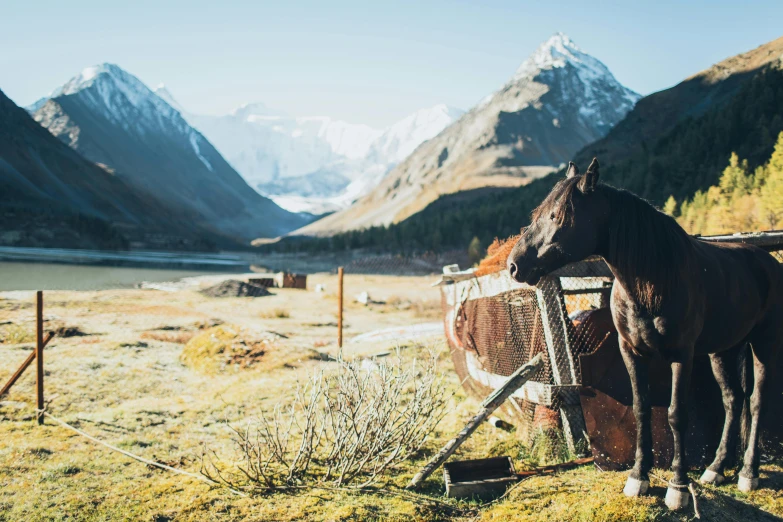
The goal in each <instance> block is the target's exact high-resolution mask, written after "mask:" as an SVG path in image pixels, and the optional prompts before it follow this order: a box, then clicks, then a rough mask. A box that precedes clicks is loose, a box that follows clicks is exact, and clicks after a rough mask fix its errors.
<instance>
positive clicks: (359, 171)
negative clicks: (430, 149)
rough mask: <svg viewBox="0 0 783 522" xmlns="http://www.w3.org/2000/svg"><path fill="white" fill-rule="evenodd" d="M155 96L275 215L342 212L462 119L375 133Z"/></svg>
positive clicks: (443, 112)
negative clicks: (211, 110)
mask: <svg viewBox="0 0 783 522" xmlns="http://www.w3.org/2000/svg"><path fill="white" fill-rule="evenodd" d="M155 93H156V94H158V96H160V97H161V98H163V99H164V100H166V101H167V102H168V103H169V105H171V106H172V107H174V108H176V109H177V110H178V111H180V113H181V114H182V115H183V117H184V118H185V119H186V120H187V121H188V122H189V123H190V124H191V125H192V126H193V127H195V128H196V129H198V130H199V131H201V132H203V133H204V135H205V136H206V137H207V138H208V139H209V141H210V142H211V143H213V144H214V145H215V147H216V148H217V149H218V150H219V151H220V153H221V154H222V155H223V156H224V157H225V158H226V160H228V162H229V163H230V164H231V165H232V166H233V167H234V168H235V169H236V170H237V172H239V173H240V174H241V175H242V177H244V179H245V181H247V182H248V184H249V185H250V186H252V187H253V188H255V189H256V190H258V191H259V192H260V193H261V194H263V195H265V196H267V197H269V198H271V199H272V200H274V201H275V202H276V203H278V204H280V205H281V206H282V207H284V208H286V209H289V210H292V211H296V212H310V213H314V214H321V213H324V212H333V211H335V210H339V209H341V208H345V207H347V206H348V205H350V204H351V203H352V202H353V201H355V200H356V199H357V198H358V197H360V196H363V195H364V194H366V193H367V192H369V191H370V190H371V189H372V188H374V187H375V186H376V185H377V184H378V183H379V182H380V180H381V179H382V178H383V176H384V174H386V173H387V172H388V171H389V170H390V169H391V168H392V167H393V166H394V165H396V164H397V163H399V162H400V161H402V160H403V159H405V157H406V156H408V155H409V154H410V153H411V152H413V150H414V149H415V148H416V147H418V146H419V145H420V144H421V143H422V142H424V141H426V140H428V139H430V138H432V137H434V136H435V135H437V134H438V133H439V132H440V131H442V130H443V129H444V128H445V127H447V126H448V125H449V124H450V123H452V122H453V121H455V120H456V119H457V118H458V117H459V116H460V115H461V114H462V111H460V110H459V109H455V108H453V107H448V106H446V105H443V104H441V105H436V106H434V107H430V108H427V109H422V110H420V111H417V112H415V113H414V114H411V115H409V116H407V117H406V118H404V119H402V120H400V121H399V122H397V123H395V124H393V125H391V126H390V127H388V128H386V129H383V130H379V129H374V128H372V127H370V126H368V125H363V124H353V123H348V122H345V121H341V120H335V119H332V118H328V117H294V116H290V115H288V114H286V113H284V112H282V111H277V110H274V109H270V108H269V107H267V106H265V105H263V104H260V103H254V104H248V105H244V106H242V107H240V108H239V109H237V110H235V111H234V112H232V113H231V114H227V115H224V116H206V115H199V114H194V113H191V112H188V111H187V110H185V109H184V108H182V107H181V106H180V105H179V103H177V101H176V100H175V99H174V97H173V96H172V95H171V93H170V92H169V91H168V90H167V89H166V88H165V86H163V85H161V86H159V87H158V88H157V89H156V90H155Z"/></svg>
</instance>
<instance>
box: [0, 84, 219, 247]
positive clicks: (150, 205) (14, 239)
mask: <svg viewBox="0 0 783 522" xmlns="http://www.w3.org/2000/svg"><path fill="white" fill-rule="evenodd" d="M0 226H2V233H1V234H0V244H6V245H9V244H11V245H35V246H63V247H91V248H124V247H127V246H129V245H130V244H131V243H137V244H139V245H140V246H146V247H149V248H153V247H157V248H188V249H193V248H196V249H199V248H200V249H203V248H207V247H209V246H210V244H211V242H210V241H208V240H206V241H205V239H206V238H200V237H199V234H197V233H196V231H194V230H193V229H192V226H190V225H188V224H187V223H186V222H183V221H181V217H180V216H176V215H174V214H173V213H172V212H171V211H169V210H168V209H167V208H165V207H163V206H161V205H160V204H158V203H157V202H156V200H155V199H154V198H152V197H150V196H149V195H147V194H145V193H142V192H139V191H137V190H135V189H132V188H131V187H129V186H128V185H127V184H126V183H124V182H123V181H122V180H120V179H118V178H117V177H116V176H115V175H114V174H113V173H111V172H110V171H108V170H106V169H104V168H102V167H100V166H98V165H95V164H94V163H91V162H90V161H87V160H86V159H84V158H83V157H81V156H80V155H79V154H77V153H76V152H74V151H73V150H72V149H70V148H69V147H67V146H66V145H64V144H63V143H61V142H60V141H59V140H57V139H56V138H55V137H54V136H52V135H51V134H50V133H49V132H47V131H46V129H44V128H43V127H41V126H40V125H39V124H38V123H36V122H35V121H33V119H32V118H31V117H30V115H29V114H28V113H27V112H26V111H25V110H24V109H21V108H20V107H17V106H16V104H14V103H13V102H12V101H11V100H10V99H8V97H6V96H5V94H4V93H3V92H2V91H0Z"/></svg>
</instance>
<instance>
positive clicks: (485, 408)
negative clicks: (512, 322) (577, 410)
mask: <svg viewBox="0 0 783 522" xmlns="http://www.w3.org/2000/svg"><path fill="white" fill-rule="evenodd" d="M543 365H544V357H543V354H538V355H536V356H535V357H533V358H532V359H531V360H530V362H529V363H527V364H525V365H522V366H521V367H520V368H519V369H518V370H517V371H516V372H514V373H513V374H512V375H511V376H510V377H509V378H508V380H507V381H506V382H505V383H504V384H503V385H502V386H501V387H499V388H498V389H497V390H495V391H494V392H492V394H491V395H490V396H489V397H487V398H486V399H484V402H482V403H481V410H479V412H478V413H477V414H476V415H475V416H474V417H473V418H472V419H471V420H470V421H469V422H468V423H467V424H466V425H465V427H464V428H462V431H460V432H459V433H458V434H457V436H456V437H454V438H453V439H451V440H450V441H449V442H447V443H446V445H445V446H443V448H442V449H441V450H440V451H439V452H438V453H437V454H436V455H435V456H434V457H432V459H430V461H429V462H428V463H427V465H426V466H424V468H423V469H422V470H421V471H420V472H418V473H417V474H416V475H415V476H414V477H413V479H411V481H410V483H409V484H408V486H407V488H408V489H415V488H417V487H418V486H419V484H421V483H422V482H423V481H424V480H425V479H426V478H427V477H429V476H430V475H431V474H432V472H433V471H435V470H436V469H438V467H439V466H440V465H441V464H443V463H444V462H445V461H446V459H448V458H449V457H450V456H451V455H452V454H453V453H454V452H455V451H457V448H459V447H460V445H462V443H463V442H465V441H466V440H467V438H468V437H470V436H471V435H472V434H473V432H474V431H476V428H478V427H479V425H480V424H481V423H482V422H484V421H485V420H486V419H487V418H488V417H489V416H490V415H491V414H492V413H493V412H494V411H495V410H496V409H498V408H499V407H500V405H501V404H503V403H504V402H506V400H507V399H508V398H509V397H510V396H511V394H512V393H514V392H515V391H516V390H517V389H519V388H520V387H521V386H522V385H523V384H525V383H526V382H527V381H528V380H529V379H530V378H531V377H532V376H533V375H535V373H536V372H537V371H538V370H539V369H540V368H541V367H542V366H543Z"/></svg>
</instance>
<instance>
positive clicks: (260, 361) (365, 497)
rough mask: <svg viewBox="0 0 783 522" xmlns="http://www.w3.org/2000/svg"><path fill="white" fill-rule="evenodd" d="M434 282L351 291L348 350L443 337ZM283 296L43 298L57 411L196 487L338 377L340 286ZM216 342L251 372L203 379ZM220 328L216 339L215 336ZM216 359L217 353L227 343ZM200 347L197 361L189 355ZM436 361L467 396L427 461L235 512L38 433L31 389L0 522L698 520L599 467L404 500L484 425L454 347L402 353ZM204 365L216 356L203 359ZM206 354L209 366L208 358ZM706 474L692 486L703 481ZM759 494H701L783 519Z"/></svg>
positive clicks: (16, 421) (20, 325)
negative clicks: (487, 490) (407, 334)
mask: <svg viewBox="0 0 783 522" xmlns="http://www.w3.org/2000/svg"><path fill="white" fill-rule="evenodd" d="M430 282H431V281H430V280H429V278H414V277H381V276H348V277H347V282H346V295H347V297H348V298H347V300H346V301H347V304H346V323H347V329H346V337H347V338H348V339H349V340H350V338H351V337H353V336H355V335H358V334H361V333H366V332H369V331H373V330H377V329H381V328H387V327H393V326H404V325H410V324H416V323H422V322H432V321H437V320H438V319H439V318H440V308H439V300H438V293H437V291H436V290H433V289H431V288H430V287H429V283H430ZM316 284H323V285H325V287H326V291H325V292H322V293H316V292H314V291H306V292H305V291H299V290H287V289H275V290H273V293H274V295H272V296H267V297H261V298H255V299H254V298H223V299H217V298H208V297H205V296H203V295H201V294H199V293H198V292H196V291H195V289H194V288H184V289H179V290H176V291H171V292H163V291H158V290H113V291H101V292H47V293H46V307H45V318H46V320H47V328H52V329H55V328H65V329H64V330H62V331H63V332H67V331H68V329H70V333H71V334H80V335H72V336H70V337H59V338H57V339H56V340H55V341H53V342H52V343H51V345H50V347H48V348H47V357H46V370H47V376H46V379H47V381H46V382H47V398H48V400H49V401H50V403H49V406H48V409H49V411H50V412H51V413H52V414H53V415H56V416H57V417H59V418H61V419H63V420H65V421H66V422H68V423H70V424H72V425H74V426H76V427H78V428H79V429H82V430H84V431H86V432H88V433H90V434H92V435H94V436H96V437H98V438H99V439H101V440H104V441H106V442H108V443H110V444H113V445H116V446H119V447H120V448H123V449H125V450H127V451H130V452H132V453H135V454H137V455H140V456H143V457H145V458H148V459H153V460H157V461H160V462H163V463H166V464H168V465H171V466H174V467H177V468H181V469H184V470H188V471H191V472H197V471H198V469H199V464H200V459H199V456H200V454H201V450H202V447H203V445H204V444H206V445H208V446H209V447H210V448H211V449H214V450H215V451H218V452H223V453H227V452H230V448H231V441H230V432H229V430H228V428H227V426H226V423H225V421H226V420H227V421H229V422H231V423H237V422H241V421H242V420H244V419H246V418H250V417H253V416H254V415H256V414H257V413H259V412H261V411H268V410H269V408H271V407H272V405H274V404H275V403H276V402H277V401H278V400H280V399H281V398H284V397H286V396H288V395H290V394H291V393H292V390H294V389H295V388H296V385H297V383H298V382H302V381H303V380H306V379H307V377H308V375H310V374H311V373H312V372H314V371H318V370H319V369H322V368H325V367H329V365H333V364H334V363H332V362H329V361H327V360H324V359H325V357H323V355H322V354H331V355H335V354H336V353H337V348H336V345H335V343H334V338H335V325H334V323H335V319H336V316H335V309H336V300H335V296H334V290H335V278H334V277H333V276H327V275H316V276H312V277H311V278H310V281H309V287H310V288H314V287H315V285H316ZM362 291H367V292H369V294H370V296H371V298H372V299H373V300H375V301H383V302H384V304H380V303H378V304H370V305H369V306H364V305H360V304H359V303H355V302H353V300H352V299H350V297H352V296H353V295H355V294H358V293H360V292H362ZM33 298H34V296H33V294H32V292H8V293H5V294H0V338H1V339H2V340H3V341H2V344H0V363H1V364H0V381H3V382H4V381H5V379H6V377H7V376H8V375H10V373H11V372H12V371H13V370H14V369H15V367H16V366H17V365H18V364H19V363H21V361H22V360H23V359H24V358H25V356H26V355H27V353H29V350H30V349H31V346H32V345H31V344H30V342H31V340H32V337H31V335H32V331H33V322H32V320H33V315H34V306H33ZM215 325H222V326H220V328H221V331H222V332H223V333H221V334H219V335H217V334H214V335H213V333H210V334H208V335H207V337H214V338H215V339H218V337H220V339H218V341H220V342H227V343H234V342H240V341H241V342H243V343H246V344H247V345H248V346H250V348H251V349H250V350H248V351H252V350H254V349H255V348H256V347H262V348H263V349H262V350H257V352H256V353H259V354H261V355H259V356H258V357H257V359H254V360H253V361H252V362H251V363H249V364H244V363H240V362H237V363H236V364H230V365H217V366H214V365H209V364H205V365H199V364H194V363H193V361H192V360H190V359H187V358H186V360H188V361H189V362H188V364H187V365H186V364H183V362H182V359H181V354H182V351H183V346H184V345H185V343H187V342H188V341H191V340H193V339H197V338H198V336H202V338H203V337H204V335H205V332H215V331H216V330H215V329H214V328H215ZM210 329H211V330H210ZM216 342H217V341H216ZM190 346H191V347H192V346H193V345H192V344H191V345H190ZM390 347H392V345H391V344H390V343H378V342H364V343H350V342H349V343H348V344H347V345H346V348H345V351H344V356H345V357H346V358H353V357H363V356H366V355H368V354H373V353H378V352H380V351H383V350H387V349H389V348H390ZM424 349H429V350H434V351H436V352H437V353H438V355H439V360H440V361H441V364H442V368H443V369H444V370H445V371H446V372H447V375H448V379H449V385H450V386H451V387H452V388H453V389H454V390H455V391H456V393H455V395H454V396H453V398H452V399H450V402H449V406H448V411H449V413H448V415H447V416H446V418H445V419H444V420H443V421H442V422H441V423H440V425H439V426H438V429H437V430H436V432H435V433H434V434H433V436H432V438H431V440H430V441H429V442H428V443H427V444H426V446H425V449H426V451H423V452H421V453H420V454H417V455H416V456H415V458H413V459H411V460H409V461H406V462H404V463H403V464H402V465H400V466H397V467H395V468H394V469H393V470H392V471H391V472H389V473H387V474H386V475H384V476H383V477H382V480H381V482H380V483H378V484H376V485H374V486H372V487H371V488H370V489H365V490H362V491H353V490H347V489H329V488H324V489H305V490H300V491H297V492H295V493H275V494H265V495H255V496H250V497H242V496H237V495H235V494H233V493H231V492H230V491H228V490H227V489H225V488H222V487H216V486H210V485H208V484H204V483H203V482H200V481H198V480H195V479H192V478H190V477H185V476H181V475H176V474H173V473H170V472H167V471H162V470H159V469H156V468H151V467H148V466H146V465H145V464H142V463H139V462H137V461H135V460H132V459H129V458H128V457H126V456H124V455H122V454H119V453H116V452H113V451H110V450H108V449H106V448H104V447H102V446H100V445H97V444H95V443H93V442H91V441H89V440H88V439H85V438H84V437H81V436H79V435H77V434H75V433H73V432H71V431H69V430H67V429H65V428H63V427H60V426H58V425H56V424H54V423H53V422H51V421H47V423H46V425H45V426H43V427H39V426H37V425H36V424H35V420H34V415H35V412H34V390H33V381H34V378H33V375H32V372H30V373H29V374H28V375H25V377H24V378H23V379H22V380H21V381H20V382H19V383H18V384H17V385H16V386H15V387H14V388H13V390H12V391H11V393H10V394H9V395H8V396H6V397H3V398H2V399H0V521H22V520H24V521H35V520H47V521H48V520H149V521H166V520H177V521H179V520H199V521H200V520H324V521H327V520H406V521H409V520H552V521H559V520H563V521H566V520H574V521H577V520H579V521H587V520H604V521H624V520H690V519H692V518H693V516H694V514H693V511H692V510H689V511H688V512H686V513H683V514H678V515H672V514H670V513H668V512H667V510H666V508H665V507H664V505H663V493H664V487H665V484H664V482H663V481H662V480H661V479H665V478H666V476H667V475H666V472H664V471H657V472H656V476H658V477H660V478H661V479H656V480H655V481H654V483H653V486H654V487H653V488H652V495H651V496H649V497H646V498H643V499H639V500H628V499H625V498H624V497H623V496H622V494H621V490H622V485H623V483H624V480H625V474H624V473H611V472H602V471H600V470H598V469H597V468H595V467H594V466H586V467H583V468H580V469H576V470H572V471H569V472H565V473H562V474H559V475H556V476H546V477H534V478H530V479H527V480H525V481H522V482H520V483H519V484H517V485H516V486H515V487H514V488H513V489H511V490H510V491H509V492H508V493H507V495H506V496H505V497H503V498H501V499H499V500H497V501H495V502H492V503H489V504H480V503H478V502H466V501H456V500H452V499H446V498H444V497H443V481H442V475H441V474H440V473H439V472H438V473H436V474H435V475H433V477H431V478H430V479H429V480H428V481H427V482H426V483H425V487H424V488H423V490H422V492H421V493H420V494H415V495H414V494H411V493H408V492H406V491H405V490H404V489H403V486H404V485H405V484H406V483H407V481H408V480H410V478H411V477H412V476H413V474H414V473H415V472H416V471H417V470H418V469H419V467H420V466H421V465H422V464H423V463H424V462H426V460H427V457H428V456H429V455H431V454H432V452H433V451H436V450H437V449H438V448H439V447H440V445H441V444H443V443H444V442H445V441H446V440H448V439H449V438H450V437H451V436H452V435H453V434H454V433H456V432H457V431H458V430H459V429H460V428H461V427H462V425H463V424H464V422H466V420H467V419H468V418H470V416H471V415H472V414H473V413H474V412H475V410H476V409H477V407H478V404H477V401H475V400H474V399H472V398H468V397H466V396H465V394H464V393H463V392H462V390H461V389H460V388H459V383H458V382H457V378H456V375H454V373H453V371H451V367H450V362H449V358H448V352H447V348H446V347H445V346H444V344H443V341H442V340H440V339H434V340H431V341H428V342H426V343H425V345H424V346H421V345H419V344H414V345H410V346H403V349H402V350H401V352H400V353H401V356H402V358H403V360H405V361H410V360H412V358H413V357H415V356H417V354H418V353H420V351H421V350H424ZM204 350H205V351H204V353H206V354H207V355H204V357H208V356H209V355H208V352H209V350H208V346H207V347H205V348H204ZM199 353H201V352H199ZM548 452H549V448H545V447H534V448H527V447H524V446H523V445H521V444H520V443H519V441H517V440H516V438H515V436H514V434H513V433H506V432H503V431H500V430H497V429H495V428H493V427H491V426H489V425H484V426H482V427H480V428H479V430H478V432H477V433H476V434H475V435H474V436H473V437H472V438H470V439H469V440H468V442H467V443H466V444H465V445H464V446H463V447H462V448H460V450H459V451H458V454H457V457H458V458H479V457H484V456H488V455H511V456H512V457H514V458H515V463H516V464H517V466H518V468H524V467H526V466H532V465H535V464H539V463H542V462H546V461H547V460H548V459H551V458H552V457H551V456H548V455H547V453H548ZM697 475H698V471H696V470H694V474H693V476H694V477H696V476H697ZM761 486H762V489H760V490H759V491H757V492H754V493H752V494H750V495H744V494H741V493H739V492H738V491H737V489H736V486H735V485H733V484H732V483H731V481H729V483H727V484H726V485H723V486H721V487H718V488H711V487H710V488H704V489H701V488H700V489H699V508H700V511H701V515H702V519H706V520H742V521H748V520H765V519H768V520H780V519H781V518H778V517H783V494H782V493H781V486H783V468H782V467H781V466H780V463H774V462H769V463H765V464H764V466H763V467H762V481H761Z"/></svg>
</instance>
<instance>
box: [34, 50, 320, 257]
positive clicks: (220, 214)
mask: <svg viewBox="0 0 783 522" xmlns="http://www.w3.org/2000/svg"><path fill="white" fill-rule="evenodd" d="M31 109H35V112H34V114H33V117H34V118H35V120H36V121H37V122H39V123H40V124H41V125H42V126H43V127H45V128H46V129H48V130H49V132H51V133H52V134H53V135H54V136H56V137H57V138H59V139H60V140H61V141H63V142H64V143H66V144H67V145H69V146H70V147H71V148H72V149H74V150H76V151H77V152H79V153H80V154H81V155H83V156H84V157H85V158H87V159H89V160H90V161H93V162H95V163H98V164H101V165H105V166H106V167H107V168H109V169H111V170H112V171H113V172H114V173H115V175H116V176H117V177H118V178H120V179H121V180H123V181H125V182H126V183H127V184H129V185H131V186H133V187H135V188H136V189H138V190H140V191H142V192H145V193H149V194H154V197H155V198H156V199H157V200H158V201H159V202H161V203H162V204H163V205H165V206H166V207H168V208H170V209H171V211H172V212H174V213H177V214H181V215H185V216H191V217H192V219H193V220H194V222H195V223H196V224H198V225H199V226H201V227H203V228H205V229H210V230H213V231H214V233H216V234H220V235H223V236H227V237H231V238H234V239H236V240H237V241H242V242H247V241H248V240H252V239H255V238H258V237H275V236H278V235H280V234H284V233H286V232H288V231H290V230H292V229H294V228H296V227H297V226H301V225H302V224H303V223H306V222H307V218H306V217H304V216H302V215H298V214H293V213H291V212H288V211H286V210H283V209H281V208H280V207H278V206H277V205H276V204H274V203H273V202H272V201H270V200H269V199H267V198H265V197H263V196H261V195H260V194H258V193H257V192H256V191H254V190H253V189H251V188H250V187H249V186H248V185H247V183H246V182H245V181H244V180H243V179H242V177H241V176H240V175H239V174H237V172H236V171H235V170H234V169H233V168H232V167H231V166H230V165H229V164H228V163H227V162H226V161H225V160H224V159H223V157H222V156H221V155H220V153H218V151H217V150H216V149H215V148H214V147H213V146H212V144H211V143H210V142H209V141H207V139H206V138H204V136H203V135H202V134H201V133H199V132H198V131H196V130H195V129H194V128H193V127H191V126H190V125H189V124H188V122H187V121H186V120H185V119H184V118H183V117H182V116H181V115H180V113H179V111H177V110H176V109H174V108H173V107H172V106H171V105H169V103H167V102H166V101H164V100H163V99H162V98H160V97H159V96H157V95H156V94H154V93H153V92H152V91H151V90H150V89H149V88H147V87H146V86H145V85H144V84H143V83H142V82H141V81H139V80H138V79H137V78H136V77H134V76H133V75H131V74H129V73H127V72H126V71H124V70H122V69H121V68H120V67H118V66H116V65H112V64H102V65H99V66H95V67H88V68H87V69H85V70H84V71H82V72H81V73H80V74H79V75H78V76H76V77H74V78H72V79H71V80H70V81H68V82H67V83H66V84H65V85H63V86H62V87H60V88H58V89H56V90H55V91H54V92H53V93H52V94H51V95H50V96H48V97H47V98H46V99H44V100H41V101H39V102H36V104H35V105H34V106H33V107H32V108H31Z"/></svg>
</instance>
